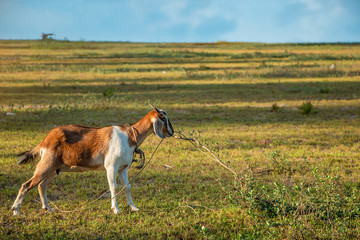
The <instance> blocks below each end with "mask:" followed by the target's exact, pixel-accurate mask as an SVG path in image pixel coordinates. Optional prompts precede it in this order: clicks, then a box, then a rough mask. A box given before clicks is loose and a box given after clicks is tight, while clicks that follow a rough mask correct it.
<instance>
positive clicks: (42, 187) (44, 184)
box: [38, 172, 55, 212]
mask: <svg viewBox="0 0 360 240" xmlns="http://www.w3.org/2000/svg"><path fill="white" fill-rule="evenodd" d="M54 178H55V172H54V173H53V175H51V176H49V177H47V178H46V179H44V180H43V181H42V182H41V183H40V184H39V187H38V188H39V195H40V199H41V203H42V209H44V210H48V211H50V212H53V211H54V210H53V209H52V208H51V207H50V206H49V202H48V199H47V196H46V189H47V187H48V185H49V183H50V182H51V181H52V180H53V179H54Z"/></svg>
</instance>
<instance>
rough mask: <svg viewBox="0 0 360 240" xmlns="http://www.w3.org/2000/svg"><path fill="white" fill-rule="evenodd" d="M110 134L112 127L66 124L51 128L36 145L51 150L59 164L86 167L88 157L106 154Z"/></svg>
mask: <svg viewBox="0 0 360 240" xmlns="http://www.w3.org/2000/svg"><path fill="white" fill-rule="evenodd" d="M111 134H112V127H104V128H92V127H85V126H79V125H66V126H61V127H57V128H54V129H52V130H51V131H50V132H49V134H48V135H47V136H46V137H45V139H44V140H43V141H42V142H41V143H40V144H39V146H38V147H39V148H45V149H47V150H48V151H51V152H53V153H54V156H55V159H56V160H57V161H58V163H59V164H60V165H61V164H62V163H63V164H65V165H68V166H84V167H88V162H89V160H90V159H94V158H96V157H97V156H98V155H99V154H103V155H105V154H106V152H107V150H108V147H109V141H110V138H111ZM89 167H90V166H89Z"/></svg>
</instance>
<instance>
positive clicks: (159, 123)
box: [153, 119, 165, 138]
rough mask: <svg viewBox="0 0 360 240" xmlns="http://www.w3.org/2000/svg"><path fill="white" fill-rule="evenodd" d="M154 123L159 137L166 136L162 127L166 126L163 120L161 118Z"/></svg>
mask: <svg viewBox="0 0 360 240" xmlns="http://www.w3.org/2000/svg"><path fill="white" fill-rule="evenodd" d="M153 125H154V132H155V134H156V135H158V137H159V138H165V135H164V133H163V132H162V129H163V127H164V123H163V121H161V120H160V119H157V120H156V121H155V122H154V124H153Z"/></svg>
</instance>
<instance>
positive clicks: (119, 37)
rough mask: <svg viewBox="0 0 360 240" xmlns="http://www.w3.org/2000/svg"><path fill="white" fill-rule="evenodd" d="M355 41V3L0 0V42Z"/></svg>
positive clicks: (358, 22) (358, 26) (358, 31)
mask: <svg viewBox="0 0 360 240" xmlns="http://www.w3.org/2000/svg"><path fill="white" fill-rule="evenodd" d="M42 32H45V33H50V32H54V33H55V34H56V36H55V38H56V39H65V38H66V39H68V40H88V41H90V40H95V41H136V42H216V41H236V42H359V41H360V0H117V1H115V0H102V1H101V0H98V1H95V0H42V1H40V0H0V39H39V38H40V36H41V33H42Z"/></svg>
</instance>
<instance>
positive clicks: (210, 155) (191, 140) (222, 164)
mask: <svg viewBox="0 0 360 240" xmlns="http://www.w3.org/2000/svg"><path fill="white" fill-rule="evenodd" d="M176 133H177V134H179V136H174V137H175V138H176V139H181V140H186V141H189V142H190V143H191V144H192V145H193V146H194V147H195V148H196V149H197V150H199V151H200V152H201V153H203V154H204V155H206V156H207V157H209V158H211V159H213V160H215V161H217V162H218V163H219V164H220V165H221V166H223V167H224V168H226V169H227V170H229V171H230V172H231V173H232V174H233V175H234V177H235V179H236V180H237V181H238V182H239V183H240V186H241V188H243V186H242V183H241V181H240V179H239V177H238V175H237V174H236V172H235V171H234V170H233V169H231V168H230V167H229V166H227V165H226V164H224V163H223V162H222V161H221V160H220V159H219V158H217V157H216V156H215V154H214V153H213V152H212V151H210V150H209V149H208V148H207V147H205V146H204V145H202V144H201V143H200V142H199V141H197V140H195V139H193V138H188V137H186V136H185V135H184V134H182V133H181V132H176ZM200 147H201V148H203V149H205V150H206V151H207V152H205V151H203V150H202V149H201V148H200Z"/></svg>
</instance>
